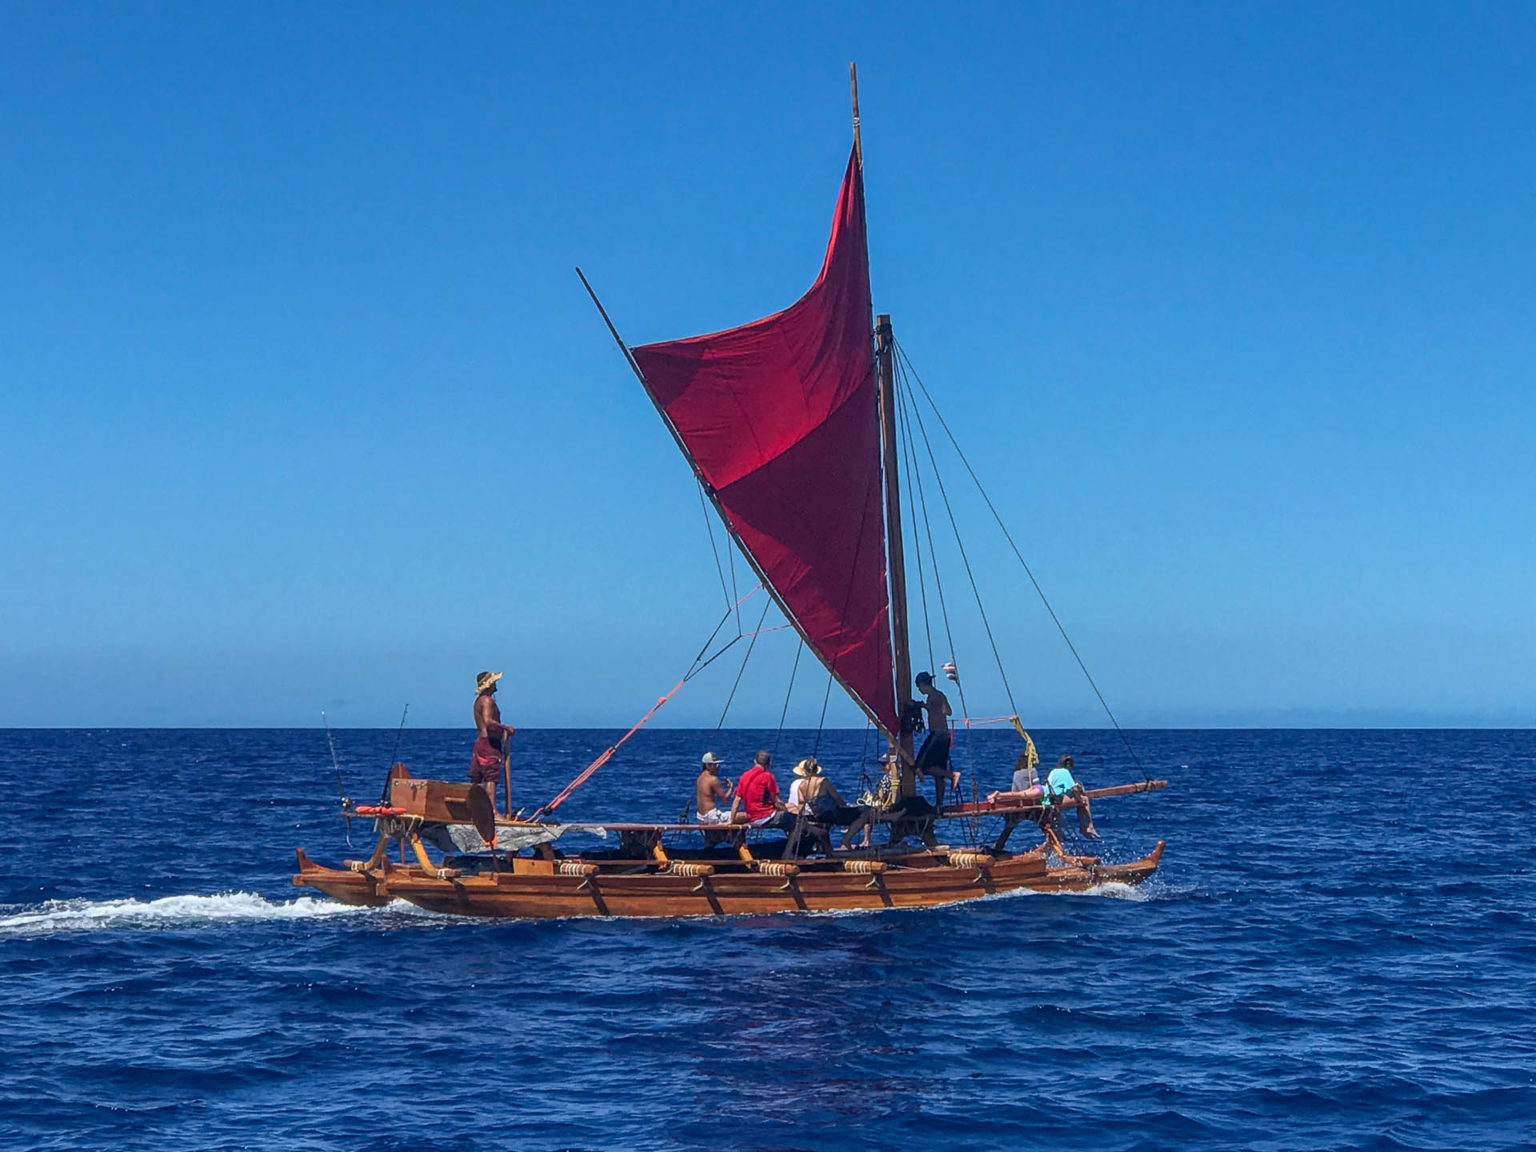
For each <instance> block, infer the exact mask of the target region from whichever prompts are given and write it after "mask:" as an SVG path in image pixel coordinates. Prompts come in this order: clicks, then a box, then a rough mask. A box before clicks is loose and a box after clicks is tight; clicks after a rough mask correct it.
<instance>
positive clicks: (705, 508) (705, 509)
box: [695, 484, 731, 604]
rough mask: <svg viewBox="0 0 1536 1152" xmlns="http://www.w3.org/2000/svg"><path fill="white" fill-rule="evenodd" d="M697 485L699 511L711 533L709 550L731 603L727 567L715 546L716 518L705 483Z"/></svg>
mask: <svg viewBox="0 0 1536 1152" xmlns="http://www.w3.org/2000/svg"><path fill="white" fill-rule="evenodd" d="M695 487H697V488H698V490H699V511H700V512H702V513H704V531H706V532H708V533H709V551H710V554H711V555H712V556H714V558H715V574H716V575H718V576H719V577H720V593H721V595H723V596H724V597H725V602H726V603H727V604H729V603H730V602H731V592H730V589H728V588H727V587H726V586H725V568H724V567H723V566H722V565H721V563H720V549H718V548H716V547H715V525H714V519H713V517H711V516H710V514H709V504H708V503H707V502H706V501H705V499H704V485H702V484H698V485H695Z"/></svg>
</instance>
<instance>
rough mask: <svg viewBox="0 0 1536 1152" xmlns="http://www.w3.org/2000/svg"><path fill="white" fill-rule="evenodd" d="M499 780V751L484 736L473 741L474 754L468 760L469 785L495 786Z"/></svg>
mask: <svg viewBox="0 0 1536 1152" xmlns="http://www.w3.org/2000/svg"><path fill="white" fill-rule="evenodd" d="M500 779H501V749H500V748H498V747H496V745H494V744H492V743H491V741H490V740H489V739H488V738H487V737H484V736H480V737H477V738H476V740H475V754H474V755H473V756H471V757H470V759H469V782H470V783H471V784H495V783H496V782H497V781H498V780H500Z"/></svg>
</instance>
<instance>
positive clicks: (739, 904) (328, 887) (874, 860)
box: [293, 777, 1166, 919]
mask: <svg viewBox="0 0 1536 1152" xmlns="http://www.w3.org/2000/svg"><path fill="white" fill-rule="evenodd" d="M473 787H474V785H470V784H460V783H455V782H451V781H442V780H418V779H412V778H410V777H397V778H396V779H395V780H393V781H392V783H391V800H392V801H395V803H392V804H391V805H389V806H387V807H383V808H380V809H364V810H363V812H364V814H370V813H375V814H376V820H377V822H378V825H379V839H378V843H377V845H376V847H375V850H374V853H373V855H372V857H371V858H370V859H368V860H359V861H348V862H347V864H346V866H345V867H343V868H328V867H325V866H323V865H320V864H317V863H315V862H314V861H312V860H310V859H309V857H308V856H306V855H305V854H304V851H303V849H299V850H298V864H299V870H298V872H297V873H295V874H294V877H293V883H294V884H295V885H296V886H299V887H309V888H316V889H318V890H320V891H321V892H324V893H325V894H327V895H328V896H331V897H333V898H334V899H336V900H339V901H341V902H342V903H345V904H357V905H368V906H380V905H383V904H387V903H388V902H389V901H390V900H392V899H396V898H398V899H402V900H406V901H409V902H410V903H412V904H415V905H418V906H420V907H422V908H426V909H428V910H430V911H433V912H446V913H454V914H458V915H463V916H482V917H525V918H534V919H537V918H548V917H559V916H728V915H746V914H762V913H770V912H850V911H858V910H863V909H880V908H919V907H930V906H933V905H938V904H951V903H956V902H958V901H963V900H974V899H977V898H979V897H982V896H991V895H996V894H999V893H1004V892H1013V891H1017V890H1019V889H1025V888H1027V889H1032V890H1034V891H1039V892H1084V891H1087V890H1089V889H1092V888H1095V887H1097V886H1099V885H1103V884H1139V883H1141V882H1142V881H1143V880H1145V879H1147V878H1148V877H1149V876H1151V875H1152V873H1153V872H1155V871H1156V870H1157V866H1158V862H1159V860H1160V859H1161V858H1162V854H1163V842H1162V841H1161V840H1159V841H1158V842H1157V845H1156V847H1155V848H1153V850H1152V851H1151V852H1150V853H1148V854H1147V855H1146V856H1144V857H1142V858H1141V859H1139V860H1133V861H1131V862H1129V863H1124V864H1107V863H1104V862H1103V861H1101V860H1100V859H1098V858H1097V857H1093V856H1075V855H1068V854H1066V853H1064V852H1063V851H1062V849H1061V845H1060V842H1059V840H1056V838H1055V837H1054V835H1052V834H1051V833H1049V832H1047V837H1046V840H1045V842H1044V843H1042V844H1040V845H1039V846H1038V847H1036V848H1034V849H1033V850H1030V851H1025V852H1009V851H1006V850H1004V851H1000V852H991V851H985V850H978V849H973V848H950V847H947V846H944V845H939V846H938V847H936V848H931V849H930V848H916V849H914V848H912V847H910V846H904V845H897V846H894V847H885V848H875V849H861V850H856V851H850V852H837V853H834V854H833V855H832V856H830V857H814V856H812V857H796V858H793V859H784V858H782V856H781V855H775V853H781V852H782V850H783V848H784V846H785V844H786V841H784V840H772V841H768V842H766V843H763V844H752V845H749V844H748V834H749V829H748V828H747V827H746V826H744V825H720V824H655V823H608V824H601V825H598V824H553V823H550V822H545V821H534V822H525V821H516V820H508V819H505V818H500V819H498V820H497V821H496V833H495V834H496V836H497V838H498V842H500V840H501V839H502V838H503V837H510V838H511V839H513V840H514V841H515V840H517V839H518V838H524V839H530V840H534V841H537V842H536V843H533V844H532V845H531V846H530V847H528V848H526V849H524V850H523V851H522V852H520V853H518V854H516V855H512V854H506V855H501V854H477V855H451V854H445V855H444V857H443V858H442V859H441V860H440V861H438V862H436V863H434V862H433V860H432V858H431V856H430V855H429V853H428V847H427V844H426V842H425V841H424V839H423V833H424V832H427V831H429V830H430V829H432V828H433V827H434V826H436V827H445V826H450V825H453V826H458V827H465V826H466V824H467V816H468V813H469V803H468V802H469V796H470V790H471V789H472V788H473ZM1162 787H1166V782H1165V781H1161V780H1151V781H1145V782H1143V783H1141V784H1135V785H1124V786H1121V787H1118V788H1105V789H1099V790H1097V791H1096V792H1090V793H1089V795H1090V797H1096V796H1111V795H1125V794H1128V793H1131V792H1144V791H1150V790H1153V789H1156V788H1162ZM1033 811H1038V807H1037V806H1031V805H1021V804H1006V803H1003V804H987V803H981V804H967V805H960V806H957V807H956V808H954V809H951V810H950V812H949V813H947V814H946V816H945V817H944V819H950V818H954V819H967V818H969V819H975V818H977V817H979V816H983V815H991V816H1009V815H1018V816H1020V817H1026V818H1027V816H1028V815H1029V814H1030V813H1031V812H1033ZM599 830H601V831H603V832H617V833H618V834H619V839H620V845H619V847H618V848H617V849H613V850H609V849H598V850H595V851H587V852H582V853H579V854H574V855H566V854H564V853H562V852H560V851H559V850H558V849H556V848H555V846H554V841H555V840H556V839H558V838H559V837H560V836H561V835H563V834H564V833H566V832H569V831H599ZM687 834H693V835H701V834H702V835H712V836H715V837H722V836H723V837H728V838H729V841H730V842H729V843H727V844H724V845H720V846H717V847H715V848H712V849H701V848H697V847H693V848H677V847H675V846H668V845H666V843H665V840H666V839H667V838H668V837H672V838H674V839H675V838H677V837H679V836H681V835H687ZM392 841H396V842H398V843H399V844H400V846H401V851H402V854H403V853H404V852H405V851H407V850H408V851H409V852H410V854H411V862H410V863H406V862H404V861H402V862H400V863H391V862H390V860H389V858H388V855H387V850H388V848H389V846H390V843H391V842H392Z"/></svg>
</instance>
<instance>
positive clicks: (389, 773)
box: [379, 701, 411, 804]
mask: <svg viewBox="0 0 1536 1152" xmlns="http://www.w3.org/2000/svg"><path fill="white" fill-rule="evenodd" d="M410 710H411V705H410V702H409V701H407V702H406V705H405V707H404V708H402V709H401V710H400V727H398V728H396V729H395V747H394V749H393V751H391V752H390V754H389V767H387V768H386V769H384V794H383V795H382V796H380V797H379V803H380V804H388V803H389V782H390V780H391V779H393V774H394V769H395V764H396V762H397V761H398V759H399V756H400V737H402V736H404V735H405V715H406V713H407V712H409V711H410Z"/></svg>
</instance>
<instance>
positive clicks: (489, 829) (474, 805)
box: [465, 784, 497, 872]
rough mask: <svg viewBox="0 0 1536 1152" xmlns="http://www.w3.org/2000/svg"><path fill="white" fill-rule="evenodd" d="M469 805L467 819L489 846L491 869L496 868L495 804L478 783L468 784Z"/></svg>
mask: <svg viewBox="0 0 1536 1152" xmlns="http://www.w3.org/2000/svg"><path fill="white" fill-rule="evenodd" d="M465 802H466V803H467V804H468V806H469V819H470V822H471V823H473V824H474V826H475V831H476V832H478V833H479V834H480V839H482V840H484V841H485V842H486V843H487V844H489V845H490V846H491V871H492V872H495V871H496V870H497V869H496V804H495V802H494V801H493V800H492V799H491V797H490V794H489V793H488V792H486V790H485V789H484V788H482V787H480V785H478V784H472V785H470V789H469V795H468V796H467V797H466V798H465Z"/></svg>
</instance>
